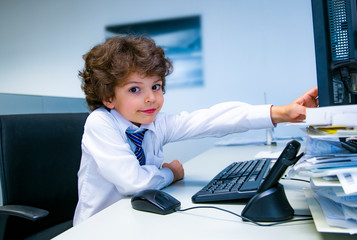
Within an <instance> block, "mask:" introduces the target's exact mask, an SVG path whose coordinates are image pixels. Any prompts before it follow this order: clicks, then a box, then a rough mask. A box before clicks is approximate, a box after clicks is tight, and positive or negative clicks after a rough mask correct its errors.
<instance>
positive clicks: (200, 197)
mask: <svg viewBox="0 0 357 240" xmlns="http://www.w3.org/2000/svg"><path fill="white" fill-rule="evenodd" d="M270 161H271V159H267V158H260V159H255V160H248V161H242V162H233V163H232V164H230V165H229V166H227V167H226V168H225V169H223V170H222V171H221V172H220V173H219V174H217V175H216V176H215V177H214V178H213V179H212V180H211V181H210V182H209V183H208V184H207V185H206V186H205V187H203V188H202V189H201V190H200V191H198V192H197V193H196V194H195V195H193V196H192V202H194V203H204V202H216V201H225V200H234V199H249V198H251V197H253V196H254V195H255V194H256V192H257V190H258V188H259V186H260V184H261V182H262V180H263V178H264V177H265V175H266V173H267V172H268V170H269V169H270V168H269V164H270Z"/></svg>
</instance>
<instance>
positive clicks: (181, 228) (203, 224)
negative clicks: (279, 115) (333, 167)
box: [55, 145, 357, 240]
mask: <svg viewBox="0 0 357 240" xmlns="http://www.w3.org/2000/svg"><path fill="white" fill-rule="evenodd" d="M284 146H285V145H280V146H277V147H274V146H264V145H261V146H239V147H236V146H235V147H214V148H212V149H210V150H209V151H207V152H205V153H203V154H201V155H199V156H197V157H195V158H193V159H192V160H190V161H188V162H187V163H185V164H184V168H185V178H184V180H182V181H179V182H177V183H175V184H173V185H171V186H169V187H167V188H165V189H164V191H166V192H168V193H169V194H171V195H173V196H174V197H176V198H177V199H178V200H180V201H181V208H182V209H184V208H187V207H191V206H196V205H203V204H193V203H192V202H191V196H192V195H193V194H194V193H196V192H197V191H198V190H200V189H201V188H202V187H203V186H204V185H205V184H206V183H207V182H208V181H209V180H210V179H211V178H212V177H214V176H215V175H216V174H217V173H218V172H219V171H220V170H221V169H223V168H224V167H225V166H227V165H228V164H229V163H231V162H233V161H239V160H248V159H252V158H253V157H254V156H255V155H256V154H257V153H258V152H260V151H273V152H274V151H279V150H282V149H283V147H284ZM281 183H283V185H284V187H285V192H286V195H287V197H288V199H289V202H290V204H291V205H292V207H293V208H294V209H295V210H297V211H300V210H303V211H304V210H305V212H306V210H307V209H308V206H307V203H306V201H305V196H304V193H303V191H302V189H303V188H304V187H307V186H309V184H308V183H304V182H294V181H289V180H285V181H284V180H281ZM205 205H210V206H212V205H213V204H205ZM214 206H219V207H222V208H225V209H228V210H232V211H234V212H236V213H238V214H240V213H241V211H242V209H243V208H244V203H243V202H237V203H234V204H233V203H229V204H216V205H214ZM356 238H357V237H356V236H350V235H348V234H330V233H319V232H317V231H316V228H315V225H314V223H313V222H312V221H304V222H295V223H288V224H283V225H278V226H273V227H259V226H256V225H254V224H252V223H247V222H243V221H242V220H241V219H240V218H238V217H235V216H233V215H231V214H228V213H225V212H223V211H218V210H215V209H195V210H190V211H187V212H176V213H172V214H169V215H157V214H152V213H146V212H140V211H136V210H134V209H133V208H132V207H131V203H130V198H126V199H123V200H120V201H119V202H117V203H115V204H113V205H112V206H110V207H108V208H107V209H104V210H103V211H101V212H100V213H98V214H96V215H94V216H93V217H91V218H90V219H88V220H87V221H85V222H83V223H82V224H79V225H77V226H75V227H73V228H71V229H70V230H68V231H66V232H64V233H62V234H61V235H59V236H57V237H56V238H55V239H56V240H60V239H86V240H87V239H106V240H108V239H140V240H142V239H155V240H156V239H157V240H159V239H165V240H167V239H170V240H174V239H180V240H183V239H205V240H209V239H219V240H221V239H224V240H229V239H235V240H236V239H249V240H254V239H259V240H261V239H264V240H265V239H289V240H293V239H297V240H301V239H304V240H310V239H311V240H313V239H356Z"/></svg>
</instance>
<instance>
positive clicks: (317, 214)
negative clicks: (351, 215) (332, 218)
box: [304, 188, 350, 234]
mask: <svg viewBox="0 0 357 240" xmlns="http://www.w3.org/2000/svg"><path fill="white" fill-rule="evenodd" d="M304 193H305V196H306V202H307V204H308V205H309V208H310V212H311V214H312V217H313V218H314V223H315V227H316V229H317V231H319V232H329V233H348V234H350V231H349V230H348V229H346V228H340V227H333V226H330V225H328V224H327V221H326V219H325V215H324V213H323V211H322V209H321V207H320V204H319V203H318V202H317V200H316V199H315V198H314V196H313V193H312V190H311V189H309V188H306V189H304Z"/></svg>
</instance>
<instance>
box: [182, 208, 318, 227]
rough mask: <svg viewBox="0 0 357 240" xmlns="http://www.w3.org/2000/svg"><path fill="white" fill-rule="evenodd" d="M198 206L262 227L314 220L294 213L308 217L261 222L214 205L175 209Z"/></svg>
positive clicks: (186, 209)
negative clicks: (225, 213) (228, 214)
mask: <svg viewBox="0 0 357 240" xmlns="http://www.w3.org/2000/svg"><path fill="white" fill-rule="evenodd" d="M198 208H212V209H217V210H220V211H224V212H227V213H230V214H233V215H235V216H237V217H240V218H242V219H243V220H245V221H248V222H251V223H254V224H256V225H258V226H261V227H269V226H275V225H278V224H283V223H290V222H298V221H309V220H313V218H312V216H309V215H294V216H304V217H306V218H299V219H290V220H286V221H280V222H274V223H259V222H256V221H253V220H251V219H249V218H246V217H244V216H242V215H239V214H237V213H235V212H232V211H229V210H227V209H224V208H219V207H214V206H195V207H189V208H185V209H176V210H175V211H176V212H184V211H188V210H193V209H198Z"/></svg>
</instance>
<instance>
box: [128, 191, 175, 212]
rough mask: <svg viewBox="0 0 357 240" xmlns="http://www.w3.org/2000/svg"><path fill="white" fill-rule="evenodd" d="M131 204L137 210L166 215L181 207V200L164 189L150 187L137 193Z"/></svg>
mask: <svg viewBox="0 0 357 240" xmlns="http://www.w3.org/2000/svg"><path fill="white" fill-rule="evenodd" d="M131 206H132V207H133V208H134V209H136V210H140V211H145V212H152V213H157V214H162V215H166V214H169V213H173V212H175V210H177V209H179V208H180V206H181V202H180V201H179V200H177V199H176V198H174V197H173V196H171V195H170V194H168V193H166V192H164V191H161V190H156V189H148V190H143V191H140V192H138V193H137V194H135V195H134V196H133V197H132V198H131Z"/></svg>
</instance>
